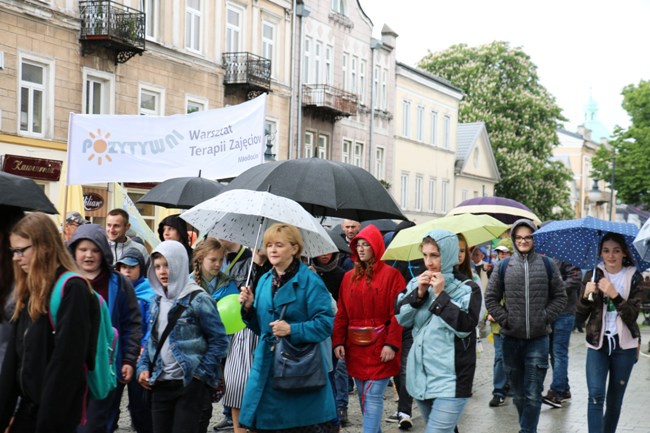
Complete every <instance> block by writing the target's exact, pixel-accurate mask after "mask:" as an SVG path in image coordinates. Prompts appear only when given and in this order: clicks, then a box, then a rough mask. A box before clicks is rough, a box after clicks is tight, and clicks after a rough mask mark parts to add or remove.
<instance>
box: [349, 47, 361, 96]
mask: <svg viewBox="0 0 650 433" xmlns="http://www.w3.org/2000/svg"><path fill="white" fill-rule="evenodd" d="M358 63H359V58H358V57H357V56H352V62H351V63H350V93H357V64H358Z"/></svg>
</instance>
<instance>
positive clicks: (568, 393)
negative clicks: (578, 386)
mask: <svg viewBox="0 0 650 433" xmlns="http://www.w3.org/2000/svg"><path fill="white" fill-rule="evenodd" d="M565 400H571V391H564V393H563V394H562V401H565Z"/></svg>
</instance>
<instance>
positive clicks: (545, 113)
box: [418, 42, 573, 220]
mask: <svg viewBox="0 0 650 433" xmlns="http://www.w3.org/2000/svg"><path fill="white" fill-rule="evenodd" d="M418 66H419V67H420V68H422V69H425V70H427V71H429V72H431V73H433V74H435V75H438V76H440V77H443V78H445V79H447V80H449V81H450V82H451V83H453V85H455V86H457V87H460V88H461V89H462V90H463V91H464V92H465V96H464V98H463V100H462V101H461V103H460V109H459V122H462V123H468V122H479V121H480V122H484V123H485V125H486V127H487V130H488V133H489V135H490V141H491V143H492V148H493V150H494V155H495V157H496V161H497V166H498V167H499V172H500V173H501V182H499V184H497V186H496V194H497V195H500V196H503V197H508V198H511V199H513V200H517V201H519V202H521V203H524V204H525V205H527V206H528V207H529V208H530V209H531V210H533V211H534V212H535V213H536V214H537V215H538V216H539V217H540V218H541V219H542V220H545V219H552V218H553V219H558V218H567V217H571V216H572V215H573V211H572V209H571V206H570V203H569V188H568V183H567V182H568V181H569V180H570V179H571V173H570V171H569V170H568V169H567V168H566V167H565V166H564V165H563V164H561V163H560V162H558V161H554V160H552V152H553V147H554V146H556V145H557V144H558V137H557V128H558V126H559V125H560V123H561V122H562V121H564V120H566V119H565V118H564V117H563V116H562V113H561V109H560V107H558V106H557V104H556V103H555V98H554V97H553V96H552V95H551V94H550V93H549V92H548V91H547V90H546V88H544V87H543V86H542V85H541V84H540V82H539V78H538V77H537V66H535V64H534V63H533V62H532V61H531V59H530V57H529V56H528V55H527V54H526V53H524V51H522V50H521V49H520V48H510V46H509V44H508V43H507V42H493V43H491V44H487V45H482V46H479V47H469V46H467V45H464V44H461V45H454V46H452V47H450V48H448V49H447V50H445V51H442V52H438V53H431V52H429V54H427V55H426V56H425V57H424V58H423V59H422V60H421V61H420V63H419V65H418Z"/></svg>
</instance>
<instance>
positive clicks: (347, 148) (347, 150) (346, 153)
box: [341, 138, 352, 164]
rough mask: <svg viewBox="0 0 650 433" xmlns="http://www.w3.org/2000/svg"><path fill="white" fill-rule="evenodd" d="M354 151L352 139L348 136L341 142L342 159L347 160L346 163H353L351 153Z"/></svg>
mask: <svg viewBox="0 0 650 433" xmlns="http://www.w3.org/2000/svg"><path fill="white" fill-rule="evenodd" d="M351 152H352V140H350V139H348V138H344V139H343V143H342V144H341V161H342V162H345V163H346V164H350V163H351V161H352V160H351V159H350V154H351Z"/></svg>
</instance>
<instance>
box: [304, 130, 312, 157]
mask: <svg viewBox="0 0 650 433" xmlns="http://www.w3.org/2000/svg"><path fill="white" fill-rule="evenodd" d="M312 156H314V133H313V132H311V131H305V158H311V157H312Z"/></svg>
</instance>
